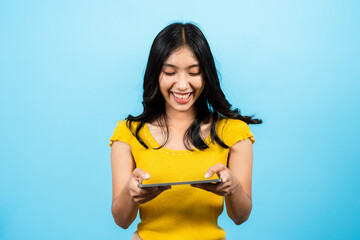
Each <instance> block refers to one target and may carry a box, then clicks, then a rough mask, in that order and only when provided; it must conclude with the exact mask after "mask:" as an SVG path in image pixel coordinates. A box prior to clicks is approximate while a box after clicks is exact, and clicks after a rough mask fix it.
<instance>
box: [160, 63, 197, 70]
mask: <svg viewBox="0 0 360 240" xmlns="http://www.w3.org/2000/svg"><path fill="white" fill-rule="evenodd" d="M163 66H164V67H172V68H175V69H178V67H177V66H175V65H172V64H169V63H164V65H163ZM193 67H200V65H199V64H193V65H190V66H188V67H187V68H186V69H189V68H193Z"/></svg>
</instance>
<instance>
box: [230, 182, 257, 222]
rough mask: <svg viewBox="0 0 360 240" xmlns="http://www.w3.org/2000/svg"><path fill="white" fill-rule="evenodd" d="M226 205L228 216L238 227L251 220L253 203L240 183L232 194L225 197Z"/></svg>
mask: <svg viewBox="0 0 360 240" xmlns="http://www.w3.org/2000/svg"><path fill="white" fill-rule="evenodd" d="M225 203H226V211H227V214H228V216H229V217H230V218H231V219H232V220H233V221H234V223H235V224H236V225H240V224H241V223H243V222H245V221H246V220H247V219H248V218H249V216H250V212H251V209H252V201H251V198H250V197H249V196H248V195H247V194H246V193H245V192H244V190H243V188H242V186H241V184H240V183H239V184H238V186H237V187H236V188H235V189H234V191H233V192H232V193H229V194H228V195H226V196H225Z"/></svg>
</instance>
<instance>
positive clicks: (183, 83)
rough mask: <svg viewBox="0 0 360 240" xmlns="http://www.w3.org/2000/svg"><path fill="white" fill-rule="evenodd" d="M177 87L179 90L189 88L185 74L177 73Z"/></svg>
mask: <svg viewBox="0 0 360 240" xmlns="http://www.w3.org/2000/svg"><path fill="white" fill-rule="evenodd" d="M177 88H178V89H179V90H180V91H185V90H187V89H188V88H189V82H188V79H187V76H186V75H185V74H179V78H178V80H177Z"/></svg>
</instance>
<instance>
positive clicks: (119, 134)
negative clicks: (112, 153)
mask: <svg viewBox="0 0 360 240" xmlns="http://www.w3.org/2000/svg"><path fill="white" fill-rule="evenodd" d="M138 124H139V123H138V122H132V123H131V124H130V122H129V121H128V120H120V121H118V122H117V125H116V127H115V130H114V133H113V135H112V137H111V138H110V144H109V145H110V147H111V146H112V144H113V142H115V141H122V142H125V143H128V144H129V143H130V140H131V138H132V137H133V135H134V134H133V133H134V132H135V130H136V127H137V126H138Z"/></svg>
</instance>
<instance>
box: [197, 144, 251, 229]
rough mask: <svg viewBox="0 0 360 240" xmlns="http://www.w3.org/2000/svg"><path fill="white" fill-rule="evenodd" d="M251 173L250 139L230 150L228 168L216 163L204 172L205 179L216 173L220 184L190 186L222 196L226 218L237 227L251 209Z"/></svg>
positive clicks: (246, 217)
mask: <svg viewBox="0 0 360 240" xmlns="http://www.w3.org/2000/svg"><path fill="white" fill-rule="evenodd" d="M251 172H252V143H251V140H250V139H245V140H242V141H239V142H237V143H236V144H234V145H233V146H232V147H231V148H230V151H229V158H228V168H227V167H226V166H225V165H224V164H222V163H218V164H216V165H214V166H211V167H210V168H209V170H208V171H207V172H206V174H205V178H209V177H211V176H213V175H214V174H215V173H216V174H217V175H218V176H219V178H221V180H222V182H221V183H219V184H193V185H192V186H193V187H198V188H202V189H204V190H206V191H210V192H213V193H215V194H217V195H220V196H224V197H225V203H226V210H227V214H228V216H229V217H230V218H231V219H232V220H233V221H234V223H235V224H237V225H239V224H241V223H243V222H245V221H246V220H247V219H248V218H249V215H250V212H251V208H252V202H251V174H252V173H251Z"/></svg>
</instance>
